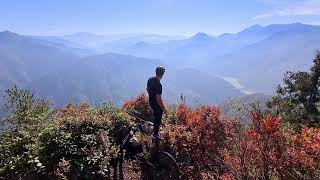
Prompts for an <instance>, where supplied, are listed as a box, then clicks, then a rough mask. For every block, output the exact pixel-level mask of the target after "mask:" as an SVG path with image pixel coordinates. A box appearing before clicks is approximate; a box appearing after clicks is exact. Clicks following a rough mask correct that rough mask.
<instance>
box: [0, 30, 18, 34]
mask: <svg viewBox="0 0 320 180" xmlns="http://www.w3.org/2000/svg"><path fill="white" fill-rule="evenodd" d="M0 33H1V34H11V35H18V34H16V33H14V32H11V31H9V30H6V31H2V32H0Z"/></svg>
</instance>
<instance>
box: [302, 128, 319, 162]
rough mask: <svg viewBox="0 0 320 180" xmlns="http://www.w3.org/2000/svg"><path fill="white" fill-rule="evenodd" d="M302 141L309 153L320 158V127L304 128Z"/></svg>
mask: <svg viewBox="0 0 320 180" xmlns="http://www.w3.org/2000/svg"><path fill="white" fill-rule="evenodd" d="M301 142H302V144H303V146H304V147H305V149H306V151H307V152H308V153H311V154H312V155H313V156H315V157H316V158H317V159H318V160H320V128H303V129H302V131H301Z"/></svg>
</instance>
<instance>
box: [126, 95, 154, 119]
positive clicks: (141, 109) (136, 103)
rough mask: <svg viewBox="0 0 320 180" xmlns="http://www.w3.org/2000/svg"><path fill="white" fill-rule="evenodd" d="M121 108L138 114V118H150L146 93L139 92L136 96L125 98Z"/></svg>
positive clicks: (150, 111)
mask: <svg viewBox="0 0 320 180" xmlns="http://www.w3.org/2000/svg"><path fill="white" fill-rule="evenodd" d="M123 108H124V109H125V110H126V111H128V112H130V113H132V114H135V115H136V116H138V117H139V118H142V119H144V120H149V121H151V120H152V110H151V107H150V106H149V99H148V96H147V95H146V94H144V93H143V94H140V95H139V96H137V97H136V98H133V99H130V100H127V101H125V102H124V104H123Z"/></svg>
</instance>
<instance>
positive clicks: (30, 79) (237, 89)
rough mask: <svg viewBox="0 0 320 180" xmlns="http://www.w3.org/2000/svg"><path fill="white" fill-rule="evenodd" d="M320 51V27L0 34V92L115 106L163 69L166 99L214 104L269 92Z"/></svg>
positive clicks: (283, 25)
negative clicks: (178, 33)
mask: <svg viewBox="0 0 320 180" xmlns="http://www.w3.org/2000/svg"><path fill="white" fill-rule="evenodd" d="M319 48H320V26H314V25H306V24H301V23H294V24H273V25H268V26H260V25H254V26H252V27H249V28H247V29H244V30H243V31H241V32H239V33H235V34H228V33H225V34H221V35H219V36H212V35H209V34H206V33H202V32H200V33H197V34H195V35H194V36H191V37H185V36H165V35H154V34H125V35H120V34H119V35H96V34H91V33H86V32H83V33H75V34H71V35H64V36H29V35H19V34H16V33H13V32H10V31H4V32H0V82H1V83H0V90H3V89H6V88H9V87H12V86H13V85H14V84H16V85H18V86H19V87H27V88H30V89H33V90H35V91H36V92H37V93H39V94H40V95H41V97H44V98H49V99H51V100H52V101H53V102H54V103H55V104H57V105H63V104H65V103H68V102H75V103H77V102H83V101H89V102H91V103H100V102H102V101H113V102H115V103H117V104H120V103H122V102H123V101H124V100H125V99H128V98H131V97H133V96H136V95H137V94H138V93H140V92H143V91H144V89H145V82H146V80H147V78H148V77H150V76H152V75H153V73H154V72H153V71H154V68H155V67H156V66H157V65H159V64H162V65H165V66H166V67H167V73H166V75H165V77H164V80H163V85H164V88H165V91H164V93H165V97H166V98H167V100H168V101H169V102H178V101H179V99H180V95H181V94H183V95H184V96H185V97H186V99H187V101H188V102H190V103H191V104H197V103H199V104H200V103H207V104H212V103H220V102H223V101H225V100H228V99H229V98H230V97H236V96H242V95H244V94H248V93H265V94H270V95H272V94H274V89H275V86H276V85H277V84H279V83H281V80H282V77H283V74H284V73H285V72H286V71H287V70H291V71H296V70H306V69H307V68H308V67H309V66H310V65H311V63H312V58H313V55H314V52H315V51H316V50H317V49H319Z"/></svg>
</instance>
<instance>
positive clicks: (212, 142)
mask: <svg viewBox="0 0 320 180" xmlns="http://www.w3.org/2000/svg"><path fill="white" fill-rule="evenodd" d="M220 114H221V113H220V110H219V108H217V107H215V106H201V107H198V108H196V109H190V108H188V107H187V106H186V105H184V104H180V105H178V107H177V111H176V122H177V125H176V127H175V128H173V131H171V132H170V133H169V134H170V141H171V143H172V147H173V149H174V151H175V152H176V158H177V161H178V162H179V163H180V167H181V169H182V170H183V172H184V174H185V176H186V177H187V178H189V179H192V178H194V179H197V178H200V177H203V178H204V174H206V173H207V172H210V173H212V174H213V175H205V176H216V174H219V173H220V171H221V170H222V168H221V166H220V164H222V162H221V160H222V159H221V156H220V153H219V152H220V150H221V149H223V148H225V147H226V146H227V145H228V144H229V141H230V140H231V139H232V138H231V137H232V136H233V132H232V131H230V130H232V127H233V126H234V123H233V122H231V121H227V120H224V119H222V118H221V117H220Z"/></svg>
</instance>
